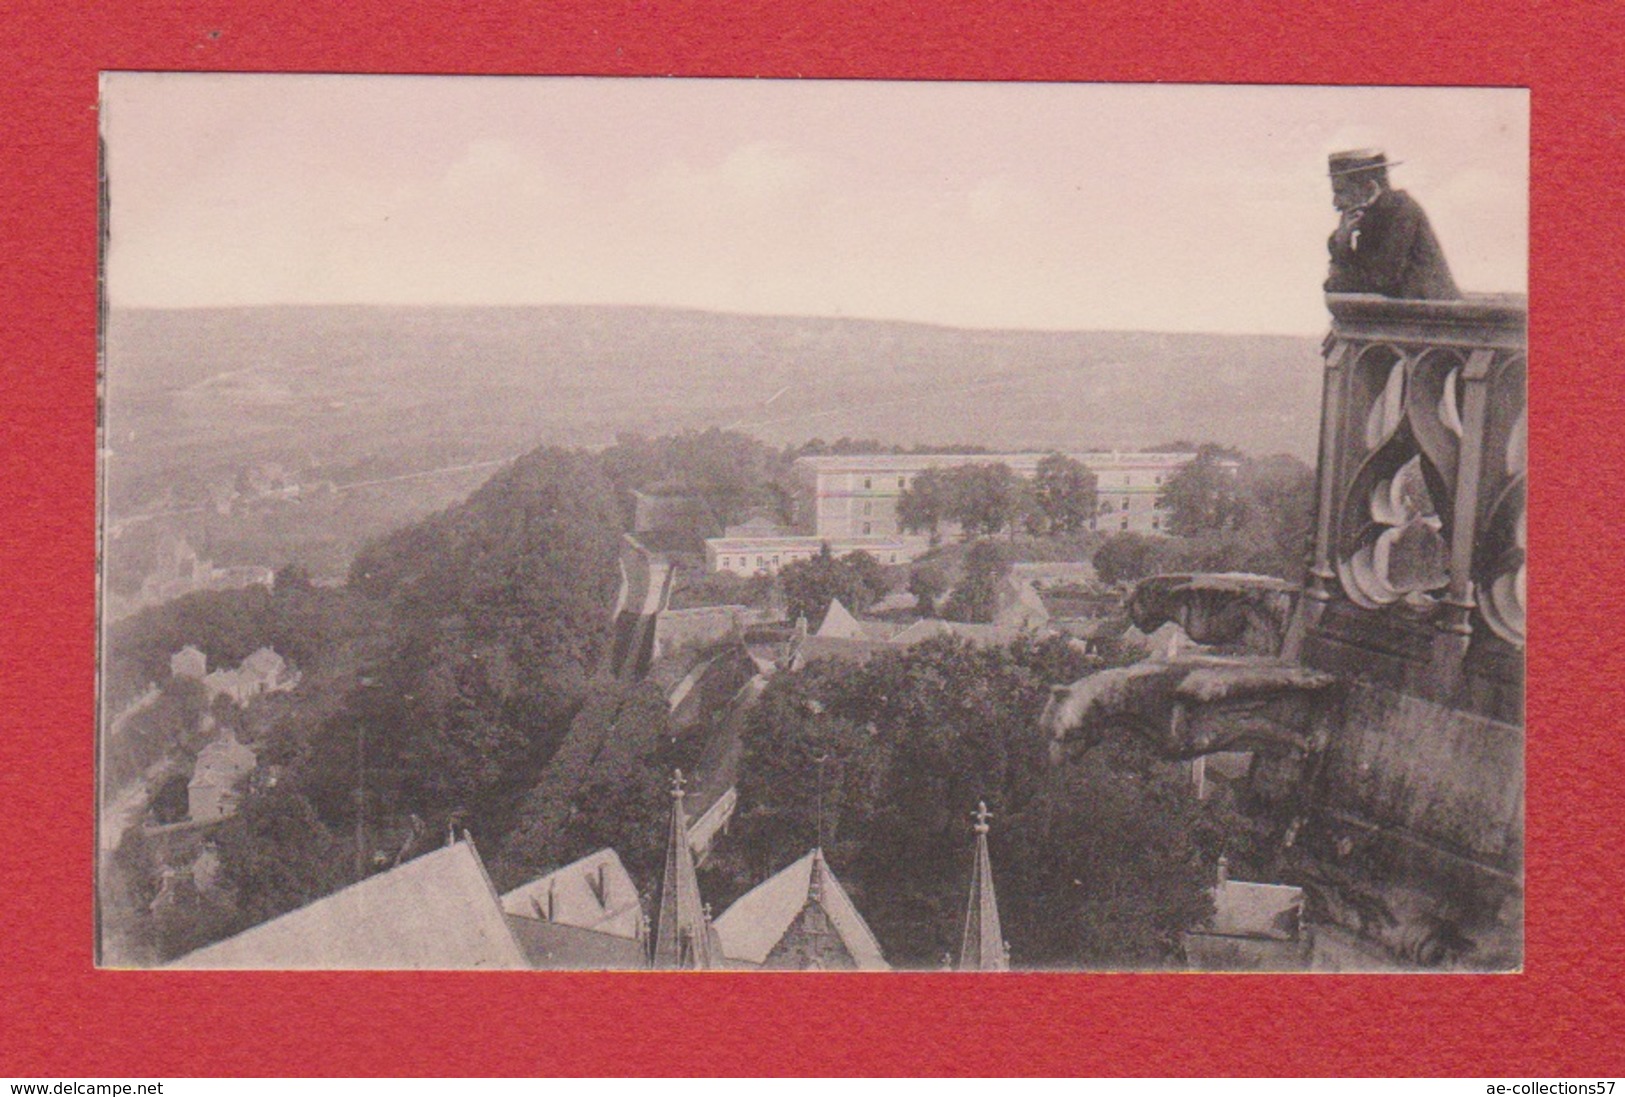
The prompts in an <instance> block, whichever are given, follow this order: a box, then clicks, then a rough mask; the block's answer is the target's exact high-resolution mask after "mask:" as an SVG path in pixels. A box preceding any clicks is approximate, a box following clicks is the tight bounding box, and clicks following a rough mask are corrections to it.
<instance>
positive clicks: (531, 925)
mask: <svg viewBox="0 0 1625 1097" xmlns="http://www.w3.org/2000/svg"><path fill="white" fill-rule="evenodd" d="M506 918H507V921H508V928H509V929H510V930H511V931H512V932H513V935H514V938H515V939H516V940H517V941H518V942H519V947H520V948H521V949H522V950H523V951H524V954H525V958H526V959H527V960H528V961H530V966H531V967H533V968H536V969H538V970H541V971H639V970H642V969H644V968H647V967H648V966H649V958H648V957H647V956H646V955H644V952H643V942H642V941H638V940H635V939H633V938H630V937H620V936H617V935H615V934H610V933H600V932H598V931H597V930H592V929H584V928H582V927H581V926H569V925H564V924H563V923H560V922H543V921H539V920H538V919H535V918H522V917H519V916H517V915H513V914H509V915H506Z"/></svg>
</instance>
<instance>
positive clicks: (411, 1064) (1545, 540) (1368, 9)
mask: <svg viewBox="0 0 1625 1097" xmlns="http://www.w3.org/2000/svg"><path fill="white" fill-rule="evenodd" d="M20 3H21V7H20V8H13V9H11V10H9V11H7V12H4V13H0V27H4V28H5V30H6V34H5V37H4V39H3V40H0V41H3V42H4V44H5V49H6V52H7V53H8V54H9V63H8V64H7V65H6V66H5V75H3V76H0V86H3V87H4V92H3V96H4V101H3V102H0V150H3V153H4V155H3V159H0V163H3V164H4V165H5V167H6V169H7V170H6V179H5V183H4V186H3V187H0V240H3V241H4V243H3V245H0V246H3V247H4V249H5V262H4V263H3V264H0V376H3V377H4V380H5V381H6V382H7V383H6V385H5V386H4V388H3V389H0V393H3V395H0V576H3V580H0V581H3V583H4V599H3V607H0V622H3V625H4V628H3V631H0V812H3V817H0V818H3V824H0V870H3V875H0V911H3V916H0V957H3V958H0V965H3V977H0V1074H11V1075H18V1076H28V1075H31V1074H37V1075H38V1076H40V1077H46V1076H54V1077H58V1078H60V1077H65V1076H80V1077H83V1076H95V1075H103V1076H106V1075H122V1076H142V1075H146V1076H152V1075H159V1076H175V1075H180V1076H186V1075H234V1074H235V1075H265V1074H271V1075H275V1074H305V1075H310V1074H323V1075H331V1074H442V1075H445V1074H450V1075H462V1074H476V1075H477V1074H493V1073H494V1074H537V1073H601V1072H609V1073H644V1072H663V1073H664V1072H672V1073H739V1072H749V1073H849V1072H863V1073H876V1072H885V1073H910V1074H913V1073H987V1072H999V1073H1021V1074H1026V1073H1044V1074H1057V1073H1059V1074H1187V1073H1188V1074H1197V1075H1212V1074H1291V1075H1298V1074H1335V1075H1356V1074H1376V1075H1394V1074H1401V1075H1411V1074H1443V1075H1469V1076H1483V1075H1492V1074H1495V1075H1509V1076H1518V1075H1523V1076H1553V1075H1570V1076H1572V1075H1577V1074H1599V1073H1600V1074H1603V1075H1606V1074H1608V1073H1609V1072H1610V1071H1612V1072H1615V1073H1617V1072H1618V1071H1619V1069H1620V1064H1621V1061H1622V1056H1621V1053H1620V1050H1619V1048H1618V1046H1617V1043H1616V1042H1617V1041H1619V1040H1620V1039H1621V1038H1622V1037H1625V1024H1622V1020H1625V1009H1622V1003H1621V989H1620V987H1621V980H1620V974H1621V953H1622V949H1625V934H1622V933H1621V928H1622V927H1621V921H1622V919H1621V907H1622V901H1625V889H1622V887H1621V885H1622V882H1625V881H1622V879H1621V877H1622V873H1621V865H1622V855H1621V850H1622V847H1625V829H1622V828H1621V826H1620V825H1619V824H1620V817H1621V810H1620V805H1621V802H1622V799H1625V796H1622V793H1621V787H1620V781H1619V779H1618V776H1617V774H1618V773H1619V771H1620V763H1621V761H1622V757H1621V755H1622V751H1621V743H1622V740H1625V726H1622V725H1625V722H1622V721H1620V720H1619V719H1618V711H1619V708H1620V699H1619V693H1620V690H1619V686H1618V683H1619V682H1620V679H1621V669H1622V668H1621V656H1620V648H1621V645H1620V644H1619V642H1618V638H1617V637H1618V632H1617V629H1616V628H1614V627H1612V626H1613V625H1614V618H1613V615H1611V614H1609V613H1608V612H1607V611H1608V609H1609V608H1610V603H1612V602H1613V601H1614V599H1613V598H1612V597H1611V591H1612V584H1613V581H1615V579H1616V577H1617V576H1618V574H1619V572H1620V564H1619V548H1618V537H1617V531H1618V529H1619V525H1620V523H1619V520H1618V496H1617V494H1616V492H1618V491H1619V490H1620V489H1621V487H1625V484H1622V480H1621V475H1622V474H1621V462H1620V448H1621V445H1620V438H1621V435H1622V434H1625V430H1622V427H1625V417H1622V416H1621V410H1622V409H1621V403H1622V400H1621V396H1620V392H1621V389H1620V387H1619V386H1618V384H1617V383H1616V381H1615V378H1616V374H1617V372H1618V370H1619V367H1620V365H1621V364H1622V363H1621V360H1620V351H1621V349H1622V348H1621V339H1620V333H1621V324H1620V319H1621V316H1620V312H1621V310H1620V301H1621V299H1622V298H1621V295H1620V291H1619V287H1618V285H1617V283H1618V282H1619V281H1620V278H1619V273H1620V258H1619V257H1620V255H1621V244H1622V240H1621V234H1620V231H1619V229H1618V223H1619V220H1620V217H1621V210H1620V208H1619V207H1620V205H1621V203H1620V202H1619V200H1618V199H1619V197H1620V194H1621V187H1620V183H1619V164H1618V154H1619V151H1620V135H1621V131H1622V126H1625V122H1622V115H1621V107H1622V104H1625V101H1622V98H1621V95H1620V87H1621V82H1622V75H1621V74H1622V72H1625V49H1622V48H1621V47H1622V45H1625V28H1622V24H1621V16H1620V14H1619V12H1618V8H1617V6H1615V5H1613V4H1602V3H1599V4H1584V3H1570V4H1562V3H1555V2H1554V3H1551V4H1546V5H1535V4H1532V3H1509V2H1505V0H1502V2H1481V0H1472V2H1460V0H1458V2H1456V3H1453V4H1445V3H1426V2H1421V0H1411V2H1409V3H1404V4H1398V3H1387V2H1382V3H1372V2H1352V0H1345V2H1344V3H1342V4H1335V3H1332V4H1313V5H1311V4H1307V3H1304V4H1299V3H1286V2H1282V0H1276V2H1273V3H1255V4H1251V5H1246V4H1242V3H1238V2H1237V0H1197V2H1189V3H1175V2H1173V0H1094V2H1085V0H1074V2H1072V3H1067V4H1062V3H1054V2H1048V3H1036V2H1032V0H987V2H986V3H984V4H982V5H971V4H963V3H960V4H953V5H948V4H939V3H930V4H928V3H926V2H924V0H871V2H868V3H849V4H845V5H841V6H839V7H837V6H835V5H822V4H817V3H814V2H812V0H734V2H732V3H727V4H723V3H715V4H712V5H709V6H710V7H711V8H713V9H714V10H711V11H705V10H703V7H704V6H702V5H700V4H697V3H680V2H676V0H632V2H624V0H623V2H603V0H596V2H595V0H562V2H557V3H551V4H546V5H543V4H540V3H519V2H514V0H487V2H486V3H483V4H481V5H479V6H477V7H476V6H473V5H470V6H468V8H467V9H466V10H458V7H457V6H456V5H452V4H447V3H433V4H431V3H417V4H412V3H406V2H404V0H351V2H350V3H349V4H348V5H347V6H346V7H345V9H344V10H342V11H332V12H327V11H322V10H319V6H318V5H315V4H313V3H312V2H311V0H254V2H253V3H251V4H249V3H240V2H223V0H214V2H208V3H201V2H199V3H182V2H178V0H175V2H162V0H134V2H122V3H113V2H102V3H94V4H84V5H74V4H70V3H65V2H61V0H55V2H53V0H20ZM103 69H171V70H183V69H198V70H216V71H221V70H223V71H231V70H245V71H266V70H295V71H344V72H351V71H357V72H359V71H373V72H413V73H439V72H477V73H591V74H606V75H619V74H656V73H660V74H663V73H675V74H683V75H706V76H821V77H892V78H957V79H1021V80H1096V81H1129V80H1132V81H1157V80H1178V81H1225V82H1271V83H1275V82H1279V83H1341V84H1353V83H1393V84H1441V83H1442V84H1496V85H1522V86H1526V87H1529V88H1531V89H1532V108H1533V134H1534V137H1533V140H1534V149H1533V158H1534V159H1533V194H1532V208H1533V226H1532V228H1533V231H1532V245H1531V246H1532V250H1533V265H1532V271H1531V285H1530V300H1531V333H1530V334H1531V339H1532V341H1533V347H1534V353H1533V354H1532V356H1531V370H1532V373H1531V384H1530V387H1531V402H1532V406H1533V410H1534V413H1533V414H1532V415H1531V417H1530V424H1531V430H1532V436H1531V443H1532V446H1533V454H1534V461H1535V464H1536V466H1537V470H1536V473H1535V477H1534V483H1535V492H1534V500H1533V506H1532V513H1533V514H1534V517H1535V521H1534V540H1535V545H1534V547H1533V549H1532V551H1533V554H1534V559H1535V568H1534V580H1533V581H1534V587H1535V593H1534V595H1533V598H1532V601H1533V603H1534V616H1535V624H1534V626H1533V629H1532V633H1533V636H1534V643H1533V647H1532V651H1531V654H1530V659H1529V671H1530V680H1529V686H1530V689H1529V747H1528V759H1529V786H1528V815H1529V828H1528V846H1529V855H1528V918H1529V921H1528V958H1527V970H1526V972H1525V973H1524V974H1522V975H1517V976H1503V977H1493V978H1492V977H1468V976H1463V977H1407V976H1393V977H1380V978H1379V977H1313V978H1311V977H1229V976H1201V977H1193V976H1180V975H1165V976H1009V977H1003V978H988V977H982V978H977V977H969V976H951V975H892V976H876V977H867V976H849V977H838V976H825V977H820V976H771V975H750V976H706V975H691V976H682V975H654V974H649V975H626V976H615V977H606V976H590V975H576V976H571V975H535V974H530V975H495V974H486V975H474V974H468V975H463V974H433V975H405V974H376V975H373V974H369V975H341V974H316V975H310V974H305V975H294V974H287V975H282V974H258V975H253V974H249V975H243V974H208V973H189V974H185V975H180V974H154V973H137V972H98V971H96V970H95V969H94V968H93V967H92V964H91V939H92V923H91V910H92V901H91V899H92V886H91V869H92V862H93V857H94V850H93V842H92V838H91V834H92V814H91V813H92V802H93V797H92V734H91V729H92V727H93V682H92V667H93V660H94V650H93V641H94V629H93V618H94V612H93V610H94V604H93V587H92V575H93V568H94V540H93V535H94V514H93V504H94V485H95V479H94V475H95V463H94V433H93V428H94V418H95V384H94V380H95V375H94V361H95V327H96V307H95V292H94V291H95V272H96V243H95V242H96V234H95V226H96V186H95V174H96V113H95V105H96V95H97V73H98V71H99V70H103ZM1306 368H1307V367H1306ZM1610 529H1612V530H1615V531H1616V533H1615V534H1614V535H1610V534H1609V533H1608V531H1609V530H1610Z"/></svg>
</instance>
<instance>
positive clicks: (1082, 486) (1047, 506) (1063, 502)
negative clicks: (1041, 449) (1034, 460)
mask: <svg viewBox="0 0 1625 1097" xmlns="http://www.w3.org/2000/svg"><path fill="white" fill-rule="evenodd" d="M1097 486H1098V485H1097V480H1096V477H1095V474H1094V473H1093V472H1090V471H1089V469H1088V468H1087V467H1086V466H1085V465H1084V464H1083V463H1082V462H1081V461H1076V460H1074V459H1073V458H1071V457H1067V456H1066V455H1065V454H1061V453H1051V454H1047V455H1045V456H1044V457H1042V458H1040V459H1039V462H1038V470H1037V474H1036V475H1035V476H1034V477H1033V492H1034V495H1035V496H1036V498H1037V502H1038V508H1039V510H1040V511H1041V512H1042V513H1043V515H1044V518H1045V519H1046V521H1047V522H1048V524H1049V528H1050V529H1051V530H1053V531H1055V532H1059V533H1070V532H1072V531H1074V530H1080V529H1083V528H1084V527H1085V526H1087V525H1088V524H1089V519H1090V518H1091V517H1093V516H1094V513H1095V509H1096V505H1097V504H1096V501H1095V500H1096V496H1097V491H1096V489H1097Z"/></svg>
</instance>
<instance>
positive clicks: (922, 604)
mask: <svg viewBox="0 0 1625 1097" xmlns="http://www.w3.org/2000/svg"><path fill="white" fill-rule="evenodd" d="M947 590H948V577H947V576H946V575H944V574H943V573H942V569H941V568H939V567H937V565H935V564H916V565H915V566H914V567H913V569H912V570H910V571H909V573H908V592H909V593H910V594H912V595H914V606H915V609H916V610H918V611H919V614H920V616H922V617H935V616H936V615H937V599H938V598H941V597H942V596H943V594H944V593H945V592H946V591H947Z"/></svg>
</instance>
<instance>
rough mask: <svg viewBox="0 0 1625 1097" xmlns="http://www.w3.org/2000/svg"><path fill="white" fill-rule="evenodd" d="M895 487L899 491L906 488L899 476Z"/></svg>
mask: <svg viewBox="0 0 1625 1097" xmlns="http://www.w3.org/2000/svg"><path fill="white" fill-rule="evenodd" d="M897 486H898V488H899V489H901V488H906V487H908V485H907V484H905V483H904V482H903V478H902V477H901V476H899V477H898V478H897Z"/></svg>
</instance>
